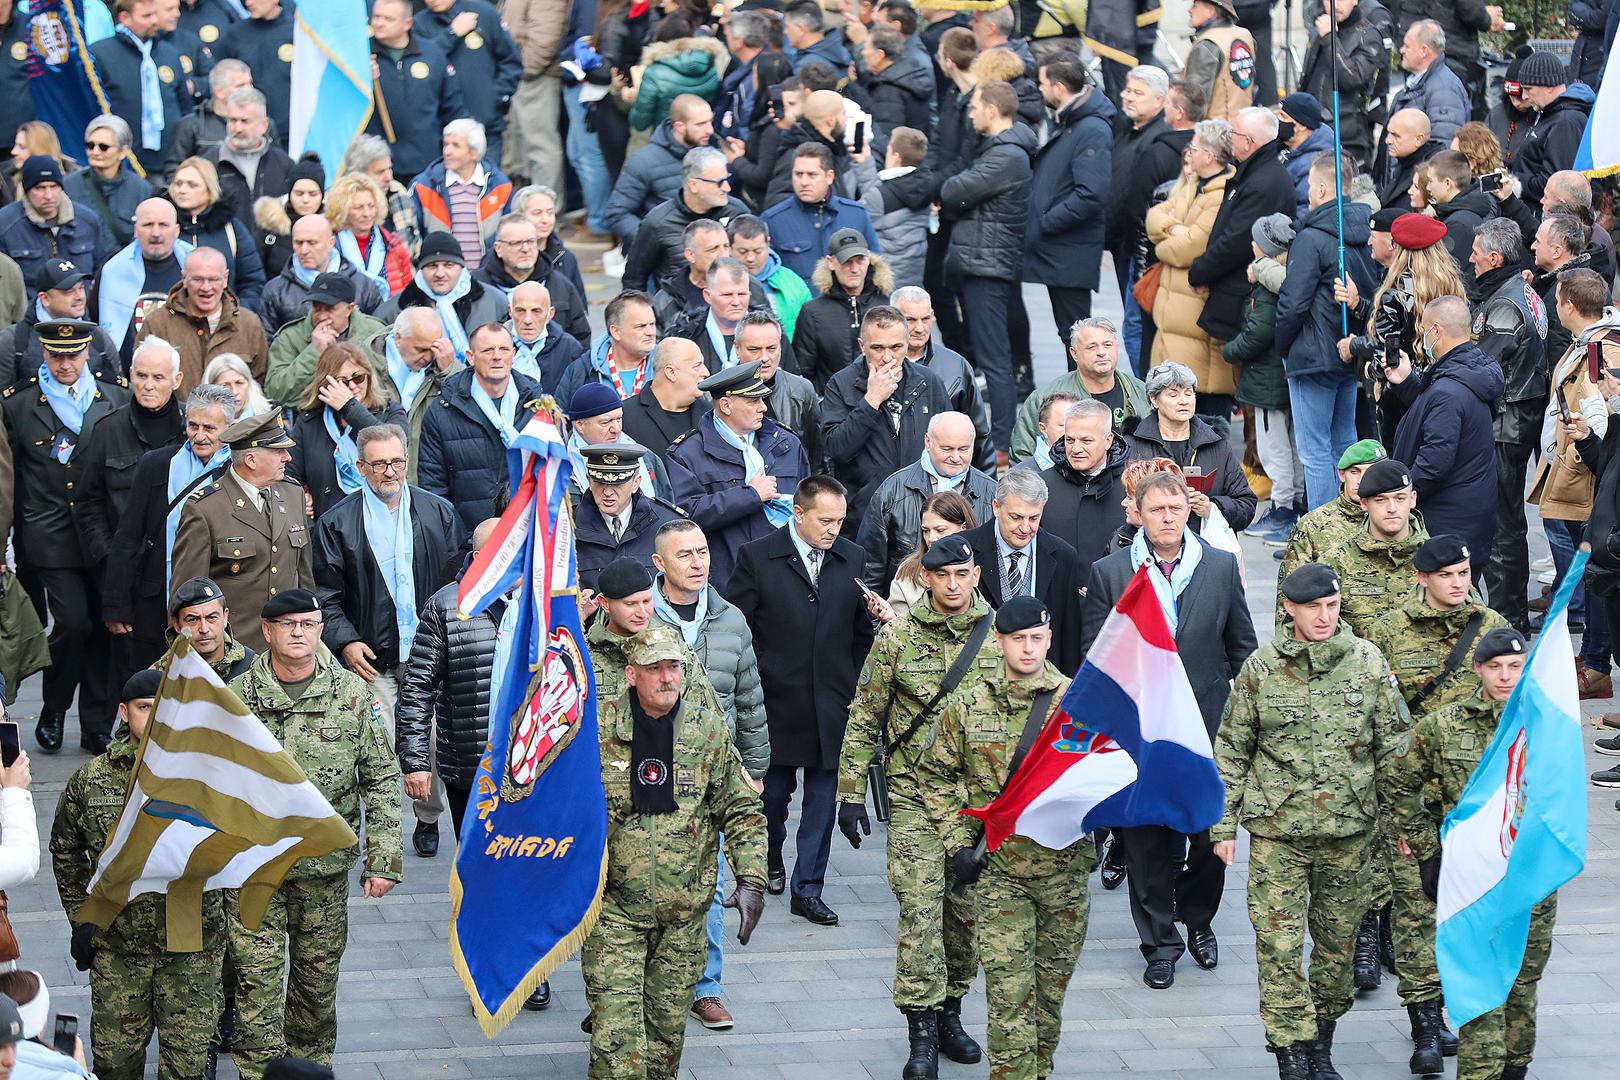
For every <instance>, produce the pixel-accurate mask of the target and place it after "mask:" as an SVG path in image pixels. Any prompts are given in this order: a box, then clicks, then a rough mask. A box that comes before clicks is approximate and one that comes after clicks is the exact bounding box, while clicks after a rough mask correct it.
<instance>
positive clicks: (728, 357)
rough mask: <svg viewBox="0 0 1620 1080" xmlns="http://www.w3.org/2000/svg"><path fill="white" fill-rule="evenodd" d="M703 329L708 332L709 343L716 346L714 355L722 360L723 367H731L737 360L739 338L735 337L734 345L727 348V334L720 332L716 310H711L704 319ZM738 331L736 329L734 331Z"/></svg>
mask: <svg viewBox="0 0 1620 1080" xmlns="http://www.w3.org/2000/svg"><path fill="white" fill-rule="evenodd" d="M703 329H704V330H705V331H707V332H708V335H709V344H710V345H712V346H713V347H714V355H715V357H716V358H717V359H718V360H719V361H720V366H721V367H722V368H728V367H731V366H732V365H733V364H735V363H736V362H737V345H736V341H737V339H736V338H735V337H733V338H732V339H731V340H732V345H731V347H730V348H729V349H728V348H726V335H725V334H723V333H721V332H720V324H719V323H718V322H716V321H715V318H714V312H712V311H711V312H709V314H708V316H707V317H705V318H704V320H703ZM732 333H733V334H735V333H736V331H735V329H734V330H733V331H732Z"/></svg>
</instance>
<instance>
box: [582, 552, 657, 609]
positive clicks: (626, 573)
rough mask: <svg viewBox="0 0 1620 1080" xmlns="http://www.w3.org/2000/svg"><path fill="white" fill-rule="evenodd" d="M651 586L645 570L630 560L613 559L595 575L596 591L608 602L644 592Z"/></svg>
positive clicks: (649, 577) (650, 576) (651, 582)
mask: <svg viewBox="0 0 1620 1080" xmlns="http://www.w3.org/2000/svg"><path fill="white" fill-rule="evenodd" d="M652 584H653V581H652V575H651V574H649V573H647V568H646V567H645V566H643V565H641V564H640V563H639V562H637V561H636V560H634V559H631V558H624V559H614V560H613V561H612V562H610V563H608V564H607V565H606V566H604V567H603V568H602V572H601V573H600V574H597V575H596V591H597V592H599V593H601V594H602V595H603V596H605V597H607V598H608V599H609V600H623V599H624V598H625V597H627V596H634V595H636V593H642V592H646V591H647V590H648V589H650V588H652Z"/></svg>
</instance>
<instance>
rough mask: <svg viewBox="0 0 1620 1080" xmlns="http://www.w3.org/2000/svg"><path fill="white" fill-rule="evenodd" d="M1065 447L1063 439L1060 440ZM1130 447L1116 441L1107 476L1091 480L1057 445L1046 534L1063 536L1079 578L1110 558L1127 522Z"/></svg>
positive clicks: (1047, 474)
mask: <svg viewBox="0 0 1620 1080" xmlns="http://www.w3.org/2000/svg"><path fill="white" fill-rule="evenodd" d="M1060 445H1061V440H1060ZM1129 463H1130V447H1128V446H1127V445H1126V443H1125V440H1124V439H1121V438H1118V437H1116V438H1115V439H1114V444H1113V445H1112V446H1110V447H1109V448H1108V459H1107V462H1106V463H1105V464H1104V465H1103V470H1102V472H1100V473H1098V474H1097V475H1096V476H1087V475H1085V474H1084V473H1080V472H1076V471H1075V470H1074V469H1073V468H1071V467H1070V465H1069V458H1068V456H1067V455H1066V454H1064V453H1063V452H1062V450H1061V449H1059V447H1053V454H1052V467H1051V468H1050V469H1043V470H1042V471H1041V479H1043V480H1045V481H1046V512H1045V513H1043V514H1042V515H1041V529H1042V531H1050V532H1052V533H1053V534H1055V535H1057V536H1061V537H1062V538H1063V539H1064V541H1065V542H1067V543H1068V545H1069V546H1070V547H1072V548H1073V549H1074V553H1075V556H1076V558H1077V559H1078V560H1079V571H1078V575H1077V577H1078V580H1080V581H1085V580H1086V578H1087V577H1088V576H1090V574H1091V564H1092V563H1093V562H1095V561H1096V560H1098V559H1100V558H1102V557H1103V556H1104V555H1106V554H1108V552H1109V550H1110V549H1111V548H1112V546H1113V542H1114V534H1115V533H1116V532H1118V531H1119V527H1120V526H1121V525H1123V524H1125V506H1124V500H1125V483H1124V480H1123V479H1122V477H1123V476H1124V475H1125V466H1126V465H1128V464H1129Z"/></svg>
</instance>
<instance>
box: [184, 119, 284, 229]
mask: <svg viewBox="0 0 1620 1080" xmlns="http://www.w3.org/2000/svg"><path fill="white" fill-rule="evenodd" d="M265 138H266V139H267V140H269V142H268V145H267V146H266V147H265V151H264V156H263V157H261V158H260V159H259V168H258V171H257V172H255V173H254V174H253V183H251V184H249V183H248V182H247V177H246V176H243V175H242V170H241V169H239V168H237V167H236V165H235V163H234V162H230V161H221V160H220V151H221V150H223V149H224V148H225V144H224V143H217V144H215V145H214V146H212V147H210V148H209V149H207V150H204V151H203V154H202V156H203V158H204V159H206V160H208V161H211V162H213V165H214V170H215V171H216V172H217V173H218V174H219V192H220V202H222V203H224V204H225V205H227V206H233V207H235V208H236V209H237V211H238V213H239V214H240V215H241V217H242V220H243V222H244V223H246V222H247V221H248V220H249V219H250V218H251V217H252V216H253V204H254V203H255V202H257V201H258V200H259V199H260V198H261V197H262V198H270V199H274V200H276V201H277V202H284V201H285V200H286V198H287V192H288V191H290V190H291V189H292V170H293V164H294V162H293V159H292V158H290V157H288V156H287V153H286V151H284V150H282V149H281V148H280V147H279V146H277V145H276V144H275V141H274V140H273V139H270V136H268V135H266V136H265ZM290 227H291V226H290V224H289V228H290ZM287 247H288V250H289V252H290V251H291V248H292V242H291V241H290V240H289V241H288V242H287ZM289 257H290V256H289Z"/></svg>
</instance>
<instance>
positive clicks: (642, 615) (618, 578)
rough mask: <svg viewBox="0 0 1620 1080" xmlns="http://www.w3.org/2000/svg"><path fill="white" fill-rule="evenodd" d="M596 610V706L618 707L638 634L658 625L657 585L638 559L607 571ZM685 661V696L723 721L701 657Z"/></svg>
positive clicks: (592, 637) (592, 632) (592, 640)
mask: <svg viewBox="0 0 1620 1080" xmlns="http://www.w3.org/2000/svg"><path fill="white" fill-rule="evenodd" d="M596 588H597V594H596V606H597V608H598V609H600V612H601V613H600V614H599V615H597V617H596V618H595V619H593V620H592V621H591V625H590V629H588V630H587V631H585V644H586V645H587V646H589V647H590V653H591V666H592V667H593V668H595V669H596V700H598V701H612V700H614V699H615V698H617V697H618V696H619V695H620V694H622V693H624V688H625V681H624V668H625V665H626V664H627V663H628V662H629V661H628V657H627V655H626V652H625V650H626V649H628V648H629V646H630V641H631V639H632V638H634V637H635V636H636V635H637V634H639V633H641V632H642V631H643V630H645V629H647V627H648V626H650V625H652V623H653V594H652V589H653V580H652V575H651V574H650V573H648V572H647V568H646V567H645V566H643V565H641V563H639V562H637V561H636V560H635V559H630V558H624V559H615V560H614V561H613V562H611V563H609V564H608V565H607V566H605V567H603V568H602V572H601V573H600V574H598V575H597V581H596ZM681 648H683V649H686V655H685V656H683V657H681V662H682V663H683V664H684V665H685V669H686V675H685V680H684V681H685V686H686V689H685V691H684V694H685V696H686V697H687V698H688V699H692V700H697V701H700V702H701V703H702V704H704V705H707V706H708V707H709V708H712V709H715V710H716V711H718V712H720V713H721V714H722V715H724V713H725V709H723V708H721V706H720V698H719V695H717V694H716V693H715V692H714V685H713V684H712V683H710V682H709V673H708V672H707V671H706V670H705V669H704V667H703V662H702V661H701V660H699V659H698V658H697V653H695V652H693V651H692V650H691V649H690V648H687V645H686V641H685V639H682V640H681Z"/></svg>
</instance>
